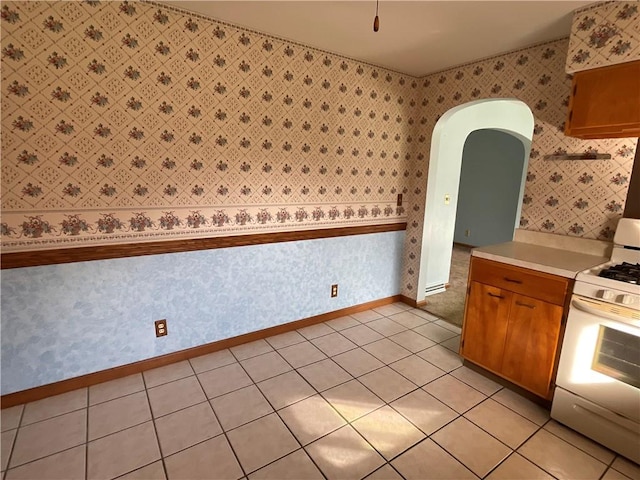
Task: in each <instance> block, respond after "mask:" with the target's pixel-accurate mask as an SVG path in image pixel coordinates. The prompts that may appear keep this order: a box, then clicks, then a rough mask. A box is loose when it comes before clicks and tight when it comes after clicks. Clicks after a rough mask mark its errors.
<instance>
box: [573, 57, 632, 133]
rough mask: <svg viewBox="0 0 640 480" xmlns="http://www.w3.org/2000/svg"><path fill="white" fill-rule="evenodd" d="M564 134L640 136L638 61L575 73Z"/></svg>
mask: <svg viewBox="0 0 640 480" xmlns="http://www.w3.org/2000/svg"><path fill="white" fill-rule="evenodd" d="M564 133H565V135H568V136H570V137H578V138H583V139H589V138H620V137H638V136H640V60H639V61H635V62H627V63H620V64H618V65H612V66H609V67H602V68H595V69H592V70H583V71H581V72H577V73H576V74H575V75H574V76H573V87H572V90H571V99H570V100H569V113H568V117H567V122H566V124H565V130H564Z"/></svg>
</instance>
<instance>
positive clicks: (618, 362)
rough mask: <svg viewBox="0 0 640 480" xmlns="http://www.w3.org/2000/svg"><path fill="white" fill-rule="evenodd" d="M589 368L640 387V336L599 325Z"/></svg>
mask: <svg viewBox="0 0 640 480" xmlns="http://www.w3.org/2000/svg"><path fill="white" fill-rule="evenodd" d="M591 368H592V369H593V370H595V371H596V372H600V373H602V374H604V375H607V376H609V377H612V378H615V379H617V380H619V381H621V382H624V383H626V384H629V385H632V386H634V387H636V388H640V337H637V336H635V335H632V334H630V333H625V332H621V331H620V330H616V329H614V328H609V327H605V326H604V325H600V333H599V335H598V342H597V344H596V351H595V355H594V357H593V365H592V366H591Z"/></svg>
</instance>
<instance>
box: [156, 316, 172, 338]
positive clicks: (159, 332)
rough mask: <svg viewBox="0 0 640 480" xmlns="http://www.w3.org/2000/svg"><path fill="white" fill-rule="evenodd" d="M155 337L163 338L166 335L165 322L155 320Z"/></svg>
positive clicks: (163, 320)
mask: <svg viewBox="0 0 640 480" xmlns="http://www.w3.org/2000/svg"><path fill="white" fill-rule="evenodd" d="M155 325H156V337H164V336H165V335H166V334H167V333H169V332H168V331H167V321H166V320H165V319H162V320H156V321H155Z"/></svg>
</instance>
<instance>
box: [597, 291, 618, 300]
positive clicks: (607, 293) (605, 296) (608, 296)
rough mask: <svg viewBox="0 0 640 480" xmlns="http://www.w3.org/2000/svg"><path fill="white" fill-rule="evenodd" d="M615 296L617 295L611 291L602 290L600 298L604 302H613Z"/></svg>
mask: <svg viewBox="0 0 640 480" xmlns="http://www.w3.org/2000/svg"><path fill="white" fill-rule="evenodd" d="M615 296H616V294H615V293H613V292H612V291H611V290H600V298H602V299H603V300H613V297H615Z"/></svg>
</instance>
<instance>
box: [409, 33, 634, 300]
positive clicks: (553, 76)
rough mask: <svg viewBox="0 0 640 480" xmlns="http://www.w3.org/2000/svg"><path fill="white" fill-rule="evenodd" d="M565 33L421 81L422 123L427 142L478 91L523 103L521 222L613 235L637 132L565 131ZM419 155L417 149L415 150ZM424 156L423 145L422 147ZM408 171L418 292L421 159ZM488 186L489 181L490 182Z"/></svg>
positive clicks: (412, 274)
mask: <svg viewBox="0 0 640 480" xmlns="http://www.w3.org/2000/svg"><path fill="white" fill-rule="evenodd" d="M568 45H569V40H568V39H562V40H557V41H554V42H549V43H546V44H543V45H536V46H532V47H530V48H525V49H523V50H519V51H515V52H511V53H508V54H505V55H500V56H496V57H493V58H488V59H484V60H480V61H478V62H474V63H471V64H467V65H461V66H459V67H455V68H452V69H449V70H446V71H443V72H439V73H435V74H432V75H429V76H427V77H425V78H423V79H421V80H420V82H421V85H422V86H423V88H424V92H425V98H424V100H423V101H422V106H423V107H424V111H425V112H428V115H425V116H424V117H422V120H421V122H420V123H421V125H422V131H423V132H424V135H426V136H427V141H426V144H427V145H430V144H431V138H430V136H431V132H432V131H433V128H434V126H435V123H436V121H437V120H438V119H439V118H440V116H441V115H442V114H444V113H445V112H446V111H447V110H449V109H451V108H453V107H455V106H457V105H461V104H463V103H466V102H469V101H472V100H477V99H481V98H495V97H507V98H517V99H519V100H522V101H523V102H525V103H526V104H527V105H528V106H529V108H531V111H532V112H533V115H534V118H535V127H534V132H533V133H534V135H533V140H532V145H531V153H530V158H529V166H528V171H527V178H526V184H525V193H524V198H523V204H522V216H521V219H520V228H523V229H527V230H535V231H542V232H548V233H554V234H559V235H569V236H576V237H584V238H597V239H601V240H612V239H613V234H614V232H615V226H616V223H617V221H618V219H619V218H620V217H621V216H622V212H623V210H624V204H625V199H626V194H627V189H628V187H629V177H630V175H631V169H632V167H633V159H634V154H635V149H636V143H637V139H636V138H626V139H624V138H616V139H602V140H580V139H577V138H572V137H566V136H565V135H564V122H565V118H566V115H567V106H568V101H569V94H570V91H571V78H570V77H569V76H568V75H567V74H566V73H565V71H564V66H565V58H566V55H567V51H568ZM589 152H591V153H596V152H599V153H610V154H611V156H612V158H611V160H577V161H576V160H560V161H553V160H545V158H544V157H545V155H550V154H562V153H589ZM421 155H422V153H421ZM426 155H427V157H426V158H428V152H426ZM414 165H415V167H414V168H415V170H412V174H411V180H412V183H411V186H410V188H409V190H410V192H411V193H412V195H411V196H410V197H409V199H408V200H409V204H408V210H407V211H408V214H409V218H408V225H407V236H406V243H405V263H404V271H403V279H402V289H403V292H402V293H403V294H404V295H406V296H409V297H411V298H414V299H422V298H424V297H423V296H422V295H423V294H419V293H418V292H416V291H415V290H416V288H415V287H416V285H417V284H418V272H419V267H420V247H421V244H422V230H423V221H424V207H425V193H424V185H426V180H425V178H424V175H422V172H423V171H424V170H423V165H418V164H414ZM488 188H490V186H488Z"/></svg>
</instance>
